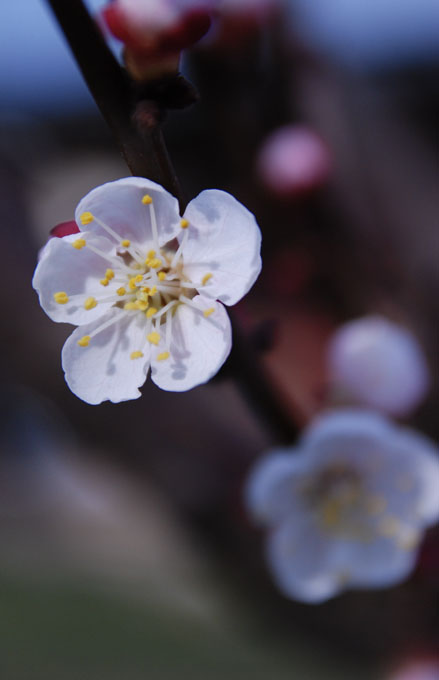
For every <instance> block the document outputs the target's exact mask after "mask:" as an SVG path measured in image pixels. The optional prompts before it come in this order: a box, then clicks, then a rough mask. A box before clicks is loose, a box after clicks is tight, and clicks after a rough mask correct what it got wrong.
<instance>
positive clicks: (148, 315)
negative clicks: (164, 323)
mask: <svg viewBox="0 0 439 680" xmlns="http://www.w3.org/2000/svg"><path fill="white" fill-rule="evenodd" d="M154 314H157V310H156V308H155V307H150V308H149V309H148V311H147V312H146V318H147V319H150V318H151V317H152V316H154Z"/></svg>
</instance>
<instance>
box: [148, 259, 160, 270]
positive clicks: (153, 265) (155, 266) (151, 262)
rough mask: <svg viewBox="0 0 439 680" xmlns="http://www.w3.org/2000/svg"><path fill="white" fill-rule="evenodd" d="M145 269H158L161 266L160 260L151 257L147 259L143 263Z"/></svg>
mask: <svg viewBox="0 0 439 680" xmlns="http://www.w3.org/2000/svg"><path fill="white" fill-rule="evenodd" d="M145 264H146V266H147V267H151V269H158V268H159V267H161V266H162V264H163V262H162V260H159V258H158V257H153V258H148V259H147V260H146V262H145Z"/></svg>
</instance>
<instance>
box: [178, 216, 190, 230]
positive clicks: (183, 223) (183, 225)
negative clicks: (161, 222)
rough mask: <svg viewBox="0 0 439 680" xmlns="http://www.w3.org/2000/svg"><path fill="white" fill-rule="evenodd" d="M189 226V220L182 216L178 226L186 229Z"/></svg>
mask: <svg viewBox="0 0 439 680" xmlns="http://www.w3.org/2000/svg"><path fill="white" fill-rule="evenodd" d="M188 226H189V222H188V221H187V220H186V219H185V218H184V217H183V219H181V220H180V227H181V228H182V229H187V228H188Z"/></svg>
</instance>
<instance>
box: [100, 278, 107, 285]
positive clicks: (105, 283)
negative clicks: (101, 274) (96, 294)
mask: <svg viewBox="0 0 439 680" xmlns="http://www.w3.org/2000/svg"><path fill="white" fill-rule="evenodd" d="M99 283H100V284H101V286H108V284H109V283H110V282H109V280H108V279H101V280H100V282H99Z"/></svg>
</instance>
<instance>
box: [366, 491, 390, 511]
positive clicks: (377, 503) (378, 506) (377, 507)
mask: <svg viewBox="0 0 439 680" xmlns="http://www.w3.org/2000/svg"><path fill="white" fill-rule="evenodd" d="M386 507H387V501H386V499H385V498H384V496H370V497H369V498H367V499H366V509H367V512H368V514H369V515H381V513H382V512H384V510H385V509H386Z"/></svg>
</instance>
